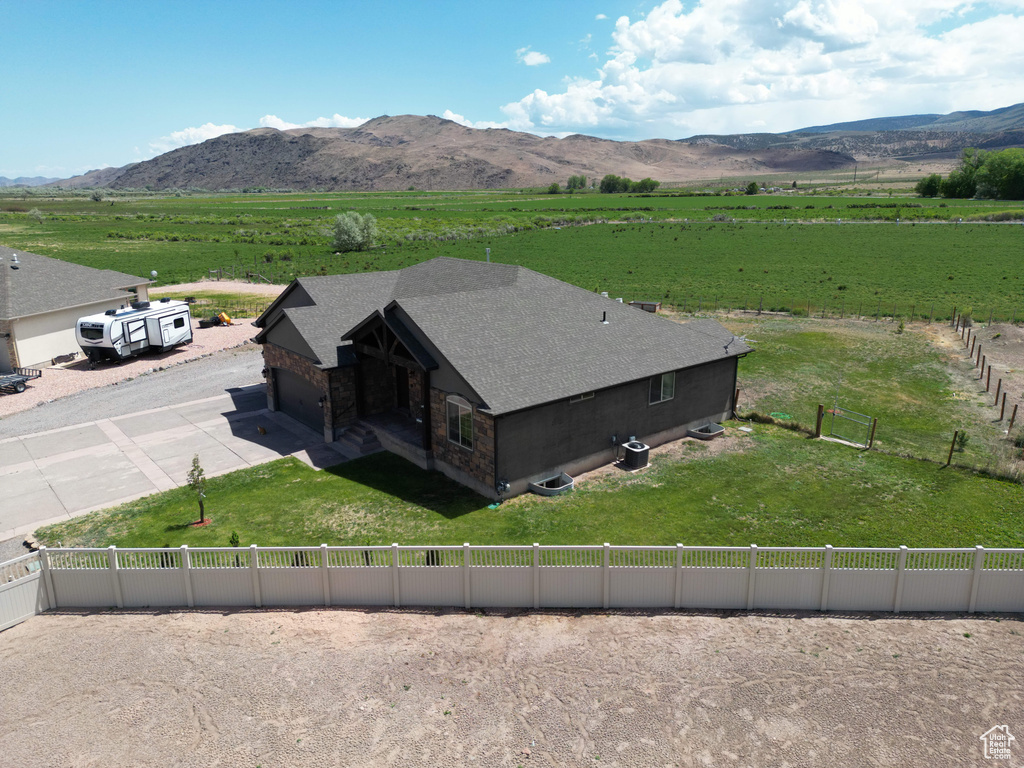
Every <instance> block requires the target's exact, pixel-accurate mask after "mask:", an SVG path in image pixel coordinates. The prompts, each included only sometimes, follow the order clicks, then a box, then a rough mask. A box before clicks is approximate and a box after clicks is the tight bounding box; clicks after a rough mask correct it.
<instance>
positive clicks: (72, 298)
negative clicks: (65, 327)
mask: <svg viewBox="0 0 1024 768" xmlns="http://www.w3.org/2000/svg"><path fill="white" fill-rule="evenodd" d="M15 254H17V257H18V268H17V269H12V266H13V264H14V261H13V257H14V256H15ZM0 266H2V271H3V274H2V275H0V319H3V320H9V319H11V318H14V317H25V316H27V315H37V314H40V313H42V312H51V311H53V310H56V309H64V308H66V307H77V306H81V305H83V304H91V303H93V302H96V301H104V300H106V299H124V298H125V297H126V294H125V291H126V290H128V289H129V288H134V287H136V286H139V285H146V284H148V283H150V282H151V281H150V280H146V279H144V278H141V277H135V276H134V275H126V274H124V273H123V272H114V271H112V270H109V269H93V268H92V267H85V266H82V265H81V264H72V263H71V262H68V261H61V260H60V259H51V258H50V257H49V256H40V255H39V254H37V253H29V252H28V251H22V250H20V249H13V248H7V247H6V246H2V245H0Z"/></svg>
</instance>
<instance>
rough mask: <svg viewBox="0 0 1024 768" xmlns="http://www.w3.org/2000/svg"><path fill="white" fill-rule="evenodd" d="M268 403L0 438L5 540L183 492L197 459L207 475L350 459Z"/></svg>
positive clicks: (249, 401) (191, 407) (255, 398)
mask: <svg viewBox="0 0 1024 768" xmlns="http://www.w3.org/2000/svg"><path fill="white" fill-rule="evenodd" d="M265 406H266V394H265V392H264V389H263V386H262V385H257V386H251V387H243V388H239V389H235V390H229V391H228V394H225V395H219V396H217V397H211V398H207V399H204V400H196V401H193V402H190V403H183V404H180V405H173V406H168V407H165V408H156V409H153V410H150V411H143V412H140V413H133V414H128V415H125V416H118V417H116V418H112V419H100V420H99V421H90V422H86V423H83V424H77V425H75V426H71V427H66V428H63V429H57V430H52V431H49V432H40V433H37V434H32V435H22V436H20V437H11V438H7V439H5V440H0V539H6V538H9V537H14V536H20V535H23V534H25V533H29V532H31V531H33V530H35V529H36V528H38V527H40V526H42V525H48V524H49V523H54V522H58V521H62V520H67V519H69V518H71V517H75V516H76V515H81V514H84V513H86V512H91V511H93V510H96V509H105V508H107V507H112V506H115V505H117V504H121V503H123V502H126V501H131V500H132V499H137V498H140V497H142V496H148V495H149V494H151V493H157V492H159V491H166V490H170V489H171V488H175V487H177V486H180V485H183V484H184V483H185V476H186V474H187V473H188V470H189V469H190V468H191V466H192V457H193V456H194V455H195V454H197V453H198V454H199V461H200V463H201V464H202V466H203V469H205V470H206V475H207V477H212V476H215V475H220V474H224V473H225V472H232V471H234V470H236V469H243V468H245V467H251V466H255V465H257V464H263V463H265V462H268V461H273V460H274V459H279V458H282V457H284V456H295V457H297V458H299V459H301V460H302V461H304V462H306V463H307V464H309V465H310V466H312V467H315V468H322V467H326V466H332V465H334V464H338V463H340V462H342V461H345V460H346V458H349V457H347V456H346V455H345V454H344V453H342V452H341V451H340V449H337V448H335V447H334V445H333V444H325V443H324V442H323V436H322V435H321V434H319V433H317V432H314V431H313V430H311V429H309V428H307V427H305V426H303V425H302V424H299V423H298V422H296V421H294V420H293V419H291V418H289V417H288V416H285V415H284V414H280V413H271V412H270V411H268V410H266V407H265ZM259 427H263V429H264V430H265V431H266V434H260V430H259Z"/></svg>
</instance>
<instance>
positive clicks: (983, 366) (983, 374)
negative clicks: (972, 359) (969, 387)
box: [978, 355, 988, 379]
mask: <svg viewBox="0 0 1024 768" xmlns="http://www.w3.org/2000/svg"><path fill="white" fill-rule="evenodd" d="M987 362H988V355H982V356H981V373H980V374H978V378H979V379H984V378H985V364H986V363H987Z"/></svg>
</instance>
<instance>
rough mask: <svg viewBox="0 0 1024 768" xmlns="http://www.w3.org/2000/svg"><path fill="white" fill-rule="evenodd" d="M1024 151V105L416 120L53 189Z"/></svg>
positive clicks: (113, 172)
mask: <svg viewBox="0 0 1024 768" xmlns="http://www.w3.org/2000/svg"><path fill="white" fill-rule="evenodd" d="M969 146H973V147H979V148H982V149H1003V148H1005V147H1012V146H1024V104H1016V105H1013V106H1010V107H1004V108H1002V109H997V110H993V111H991V112H953V113H951V114H948V115H934V114H928V115H905V116H900V117H882V118H875V119H871V120H860V121H856V122H851V123H834V124H832V125H822V126H811V127H808V128H802V129H800V130H797V131H790V132H788V133H778V134H773V133H754V134H735V135H725V136H720V135H705V136H693V137H691V138H688V139H680V140H670V139H650V140H647V141H635V142H634V141H611V140H608V139H599V138H595V137H593V136H584V135H580V134H575V135H572V136H567V137H565V138H561V139H559V138H554V137H546V138H542V137H539V136H535V135H533V134H531V133H520V132H516V131H510V130H507V129H486V130H481V129H476V128H467V127H466V126H464V125H460V124H459V123H455V122H452V121H451V120H444V119H442V118H439V117H434V116H427V117H421V116H417V115H399V116H394V117H392V116H383V117H378V118H375V119H373V120H370V121H368V122H366V123H364V124H363V125H360V126H359V127H357V128H295V129H292V130H287V131H279V130H276V129H274V128H257V129H255V130H251V131H244V132H242V133H233V134H226V135H224V136H219V137H217V138H214V139H209V140H208V141H204V142H203V143H201V144H194V145H191V146H187V147H181V148H180V149H176V150H173V151H171V152H167V153H166V154H163V155H160V156H158V157H155V158H153V159H152V160H146V161H144V162H140V163H133V164H131V165H126V166H124V167H123V168H104V169H101V170H96V171H90V172H89V173H87V174H84V175H82V176H76V177H74V178H72V179H67V180H65V181H59V182H55V183H54V184H52V186H62V187H111V188H115V189H153V190H164V189H186V188H198V189H207V190H225V189H251V188H270V189H321V190H326V191H362V190H365V191H383V190H404V189H408V188H410V187H415V188H417V189H435V190H443V189H485V188H497V187H538V186H547V185H549V184H551V183H552V182H558V183H559V184H564V183H565V181H566V180H567V179H568V177H569V176H571V175H579V174H583V175H585V176H586V177H587V178H588V179H590V180H598V179H600V178H601V177H602V176H604V175H605V174H609V173H614V174H616V175H619V176H628V177H630V178H632V179H642V178H645V177H648V176H649V177H651V178H653V179H657V180H658V181H661V182H699V181H703V180H710V179H719V178H739V179H742V178H744V177H745V176H748V175H749V176H764V175H769V174H775V173H779V174H784V175H790V174H793V175H796V174H809V173H813V172H815V171H832V170H836V169H841V168H848V167H850V166H852V165H853V164H854V163H858V162H859V163H865V162H867V163H876V164H878V165H883V166H890V167H898V166H899V165H900V164H902V163H904V162H913V163H915V164H923V163H931V164H937V167H938V168H939V169H942V168H944V167H945V168H948V167H949V166H951V165H952V164H953V162H954V161H955V159H956V157H957V156H958V155H959V154H960V151H961V150H962V149H963V148H964V147H969Z"/></svg>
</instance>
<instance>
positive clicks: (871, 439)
mask: <svg viewBox="0 0 1024 768" xmlns="http://www.w3.org/2000/svg"><path fill="white" fill-rule="evenodd" d="M876 429H878V417H877V416H876V417H875V418H874V420H873V421H872V422H871V437H869V438H868V450H869V451H870V450H871V448H872V446H874V444H875V430H876Z"/></svg>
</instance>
